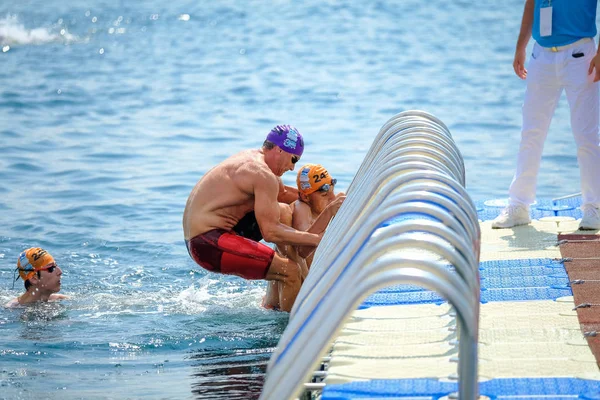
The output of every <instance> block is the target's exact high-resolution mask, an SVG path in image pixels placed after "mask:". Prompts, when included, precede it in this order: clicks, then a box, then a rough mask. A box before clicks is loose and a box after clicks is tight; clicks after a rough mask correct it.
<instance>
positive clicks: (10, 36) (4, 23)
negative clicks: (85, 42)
mask: <svg viewBox="0 0 600 400" xmlns="http://www.w3.org/2000/svg"><path fill="white" fill-rule="evenodd" d="M77 39H78V38H77V36H75V35H72V34H70V33H69V32H68V30H67V28H66V27H64V26H62V25H60V24H59V25H55V26H53V27H37V28H27V27H25V25H23V24H22V23H20V22H19V18H18V17H17V16H16V15H11V14H8V15H6V16H5V17H4V18H0V45H2V46H15V45H40V44H45V43H71V42H74V41H76V40H77Z"/></svg>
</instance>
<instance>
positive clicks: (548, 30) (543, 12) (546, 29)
mask: <svg viewBox="0 0 600 400" xmlns="http://www.w3.org/2000/svg"><path fill="white" fill-rule="evenodd" d="M540 36H552V0H547V1H542V6H541V7H540Z"/></svg>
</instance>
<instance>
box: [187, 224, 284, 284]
mask: <svg viewBox="0 0 600 400" xmlns="http://www.w3.org/2000/svg"><path fill="white" fill-rule="evenodd" d="M185 244H186V246H187V249H188V253H189V254H190V257H192V259H193V260H194V261H196V263H197V264H198V265H200V266H201V267H202V268H204V269H206V270H208V271H212V272H219V273H221V274H226V275H237V276H241V277H242V278H246V279H265V276H266V275H267V271H268V270H269V267H270V266H271V261H273V257H274V256H275V251H274V250H273V249H272V248H270V247H269V246H266V245H264V244H262V243H258V242H255V241H253V240H250V239H246V238H245V237H242V236H238V235H236V234H235V233H233V232H228V231H226V230H224V229H213V230H211V231H208V232H205V233H202V234H200V235H198V236H195V237H193V238H192V239H190V240H186V241H185Z"/></svg>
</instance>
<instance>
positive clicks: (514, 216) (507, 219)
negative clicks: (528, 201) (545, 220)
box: [492, 204, 531, 229]
mask: <svg viewBox="0 0 600 400" xmlns="http://www.w3.org/2000/svg"><path fill="white" fill-rule="evenodd" d="M530 222H531V217H530V216H529V207H527V206H522V205H513V204H511V205H508V206H506V208H504V210H502V212H501V213H500V215H499V216H498V217H496V219H494V220H493V221H492V228H494V229H499V228H512V227H513V226H517V225H527V224H528V223H530Z"/></svg>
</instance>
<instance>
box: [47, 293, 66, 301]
mask: <svg viewBox="0 0 600 400" xmlns="http://www.w3.org/2000/svg"><path fill="white" fill-rule="evenodd" d="M70 298H71V296H67V295H66V294H56V293H53V294H51V295H50V297H49V298H48V299H49V300H69V299H70Z"/></svg>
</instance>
